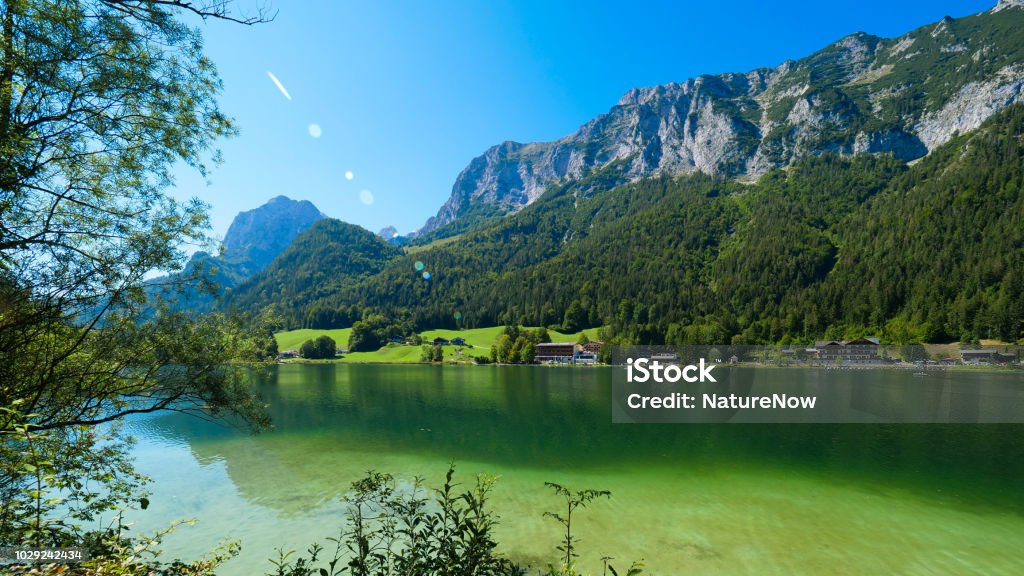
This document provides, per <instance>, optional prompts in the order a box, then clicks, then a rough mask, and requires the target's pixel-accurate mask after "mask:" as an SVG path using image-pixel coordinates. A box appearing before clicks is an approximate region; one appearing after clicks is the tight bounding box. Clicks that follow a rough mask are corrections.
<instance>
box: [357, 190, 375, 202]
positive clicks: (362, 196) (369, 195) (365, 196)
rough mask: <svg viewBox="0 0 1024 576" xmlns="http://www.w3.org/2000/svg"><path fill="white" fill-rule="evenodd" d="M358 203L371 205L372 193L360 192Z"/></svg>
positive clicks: (367, 191)
mask: <svg viewBox="0 0 1024 576" xmlns="http://www.w3.org/2000/svg"><path fill="white" fill-rule="evenodd" d="M359 201H360V202H362V203H363V204H366V205H367V206H369V205H370V204H373V192H370V191H369V190H360V191H359Z"/></svg>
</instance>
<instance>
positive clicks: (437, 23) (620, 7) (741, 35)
mask: <svg viewBox="0 0 1024 576" xmlns="http://www.w3.org/2000/svg"><path fill="white" fill-rule="evenodd" d="M254 1H255V0H242V5H243V6H244V5H251V4H252V3H253V2H254ZM994 4H995V2H994V0H983V1H977V0H954V1H948V2H943V1H918V0H911V1H903V0H897V1H894V0H884V1H879V0H857V1H831V2H827V1H820V0H819V1H816V2H784V1H781V0H780V1H776V2H766V1H743V0H737V1H733V2H721V3H720V2H706V1H688V0H687V1H684V0H678V1H675V2H657V3H654V2H647V3H636V2H610V1H601V2H597V1H595V2H557V1H555V0H546V1H533V0H523V1H502V0H459V1H445V0H433V1H426V0H422V1H407V2H388V1H382V0H376V1H373V0H366V1H364V0H358V1H341V0H288V1H284V0H277V2H275V3H274V4H272V6H273V8H275V9H276V10H277V11H278V14H277V17H276V19H275V20H274V21H273V22H270V23H268V24H261V25H257V26H252V27H247V26H239V25H233V24H227V23H223V22H209V23H206V24H201V25H200V27H201V29H202V31H203V33H204V35H205V38H206V49H207V54H208V55H209V56H210V57H211V58H212V59H213V60H214V62H215V63H216V64H217V67H218V69H219V72H220V75H221V77H222V78H223V80H224V93H223V96H222V99H221V103H222V108H223V110H224V111H225V112H226V113H228V114H229V115H230V116H232V117H234V118H235V119H236V120H237V123H238V126H239V128H240V130H241V134H240V135H239V136H238V137H236V138H233V139H230V140H227V141H224V142H222V143H221V144H222V145H221V149H222V150H223V152H224V159H225V162H224V164H223V165H221V166H220V167H218V168H217V169H215V170H214V171H213V172H212V174H211V175H210V183H209V184H207V183H206V182H205V181H203V180H202V179H201V178H200V177H198V175H195V174H193V173H191V172H187V171H185V170H182V171H181V172H180V176H179V178H178V183H177V188H176V190H175V191H174V194H175V195H176V196H179V197H193V196H198V197H200V198H202V199H204V200H205V201H207V202H208V203H209V204H210V205H211V206H212V210H211V216H212V221H213V232H214V234H215V235H217V236H222V235H223V234H224V233H225V232H226V231H227V227H228V225H229V224H230V222H231V219H232V218H234V216H235V214H237V213H238V212H239V211H242V210H248V209H251V208H255V207H256V206H259V205H260V204H262V203H264V202H266V201H267V200H269V199H270V198H272V197H274V196H277V195H281V194H283V195H286V196H289V197H291V198H294V199H305V200H310V201H312V202H313V203H314V204H316V205H317V207H319V208H320V210H321V211H323V212H324V213H325V214H327V215H328V216H332V217H334V218H340V219H342V220H345V221H347V222H351V223H354V224H359V225H361V226H364V227H366V228H368V229H370V230H373V231H377V230H379V229H380V228H383V227H384V226H386V225H389V224H393V225H395V226H396V227H397V228H398V229H399V231H400V232H402V233H406V232H409V231H411V230H414V229H417V228H419V227H420V226H421V225H422V224H423V223H424V221H425V220H426V219H427V217H429V216H431V215H433V214H434V213H435V212H436V211H437V209H438V208H439V207H440V206H441V204H442V203H443V202H444V201H445V200H446V199H447V198H448V195H449V193H450V192H451V187H452V184H453V183H454V181H455V178H456V176H457V175H458V174H459V172H460V171H461V170H462V169H463V168H464V167H465V166H466V165H467V164H468V163H469V161H470V160H471V159H473V158H474V157H475V156H478V155H479V154H481V153H482V152H483V151H484V150H486V149H487V148H488V147H489V146H491V145H494V144H497V143H500V142H502V141H505V140H516V141H519V142H531V141H543V140H552V139H555V138H558V137H561V136H564V135H566V134H569V133H571V132H573V131H574V130H575V129H576V128H577V127H579V126H580V125H581V124H583V123H584V122H586V121H587V120H589V119H591V118H593V117H594V116H597V115H598V114H601V113H603V112H605V111H607V110H608V109H609V108H611V107H612V106H613V105H615V103H616V102H617V101H618V99H619V97H620V96H621V95H622V94H623V93H625V92H626V91H627V90H629V89H630V88H634V87H638V86H652V85H656V84H663V83H667V82H673V81H683V80H686V79H687V78H691V77H693V76H696V75H699V74H703V73H720V72H730V71H734V72H745V71H748V70H750V69H753V68H758V67H765V66H776V65H778V64H779V63H781V62H782V61H784V60H786V59H795V58H800V57H803V56H806V55H808V54H810V53H811V52H813V51H815V50H817V49H819V48H822V47H824V46H825V45H827V44H829V43H831V42H833V41H835V40H837V39H839V38H841V37H843V36H845V35H847V34H850V33H853V32H858V31H863V32H868V33H871V34H876V35H879V36H884V37H891V36H898V35H900V34H902V33H904V32H907V31H910V30H912V29H913V28H916V27H918V26H921V25H924V24H927V23H930V22H935V21H937V20H939V19H940V18H942V17H943V16H945V15H950V16H954V17H959V16H964V15H967V14H972V13H976V12H981V11H983V10H987V9H988V8H990V7H991V6H992V5H994ZM268 72H270V73H272V74H273V75H274V76H275V77H276V78H277V79H278V80H279V82H280V83H281V85H282V86H283V88H284V90H286V91H287V93H288V95H289V96H290V99H289V98H286V97H285V95H284V93H283V92H282V91H281V90H279V88H278V87H277V86H276V85H275V83H274V81H273V80H272V79H271V77H270V76H269V75H268ZM314 124H315V125H316V126H311V125H314ZM314 136H316V137H314ZM346 171H351V173H352V174H351V176H352V179H351V180H349V179H347V178H346Z"/></svg>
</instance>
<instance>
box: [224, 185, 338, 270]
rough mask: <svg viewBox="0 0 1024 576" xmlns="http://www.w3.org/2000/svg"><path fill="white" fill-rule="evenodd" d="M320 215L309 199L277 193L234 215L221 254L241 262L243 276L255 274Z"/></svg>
mask: <svg viewBox="0 0 1024 576" xmlns="http://www.w3.org/2000/svg"><path fill="white" fill-rule="evenodd" d="M321 218H325V216H324V215H323V214H322V213H321V212H320V210H318V209H317V207H316V206H314V205H313V203H312V202H309V201H308V200H292V199H291V198H288V197H287V196H276V197H274V198H272V199H270V200H269V201H268V202H267V203H266V204H264V205H262V206H260V207H259V208H255V209H253V210H248V211H245V212H241V213H239V214H238V216H235V219H234V220H233V221H232V222H231V226H230V227H229V228H228V232H227V234H226V235H225V236H224V248H223V252H222V254H221V258H223V260H225V261H227V262H236V263H239V264H240V265H241V266H242V268H244V269H242V270H240V272H242V275H243V276H248V275H251V274H254V273H255V272H257V271H259V270H262V269H263V268H264V267H265V266H266V265H267V264H269V263H270V261H271V260H273V259H274V257H275V256H277V255H278V254H280V253H281V252H282V251H283V250H284V249H285V248H286V247H287V246H288V244H290V243H291V241H292V240H294V239H295V237H296V236H298V235H299V234H300V233H302V232H304V231H305V230H306V229H307V228H309V227H310V226H312V225H313V223H314V222H316V221H317V220H320V219H321Z"/></svg>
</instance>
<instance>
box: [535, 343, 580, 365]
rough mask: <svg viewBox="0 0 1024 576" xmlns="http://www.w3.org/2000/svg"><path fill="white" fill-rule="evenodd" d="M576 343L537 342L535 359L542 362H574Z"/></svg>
mask: <svg viewBox="0 0 1024 576" xmlns="http://www.w3.org/2000/svg"><path fill="white" fill-rule="evenodd" d="M575 355H576V345H575V344H570V343H567V342H542V343H540V344H537V354H536V356H534V360H536V361H537V362H539V363H541V364H545V363H549V364H572V362H573V358H574V357H575Z"/></svg>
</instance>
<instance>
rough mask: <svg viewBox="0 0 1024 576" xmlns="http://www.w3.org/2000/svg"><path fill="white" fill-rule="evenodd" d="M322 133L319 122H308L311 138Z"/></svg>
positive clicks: (317, 136)
mask: <svg viewBox="0 0 1024 576" xmlns="http://www.w3.org/2000/svg"><path fill="white" fill-rule="evenodd" d="M323 133H324V131H323V130H321V129H320V125H319V124H310V125H309V135H310V136H312V137H313V138H319V137H320V135H321V134H323Z"/></svg>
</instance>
